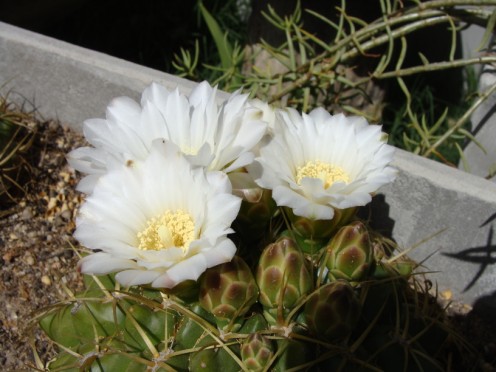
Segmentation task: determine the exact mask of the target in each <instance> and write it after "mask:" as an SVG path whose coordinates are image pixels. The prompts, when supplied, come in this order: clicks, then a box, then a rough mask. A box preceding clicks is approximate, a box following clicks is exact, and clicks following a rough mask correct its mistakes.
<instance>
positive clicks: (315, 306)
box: [304, 281, 360, 340]
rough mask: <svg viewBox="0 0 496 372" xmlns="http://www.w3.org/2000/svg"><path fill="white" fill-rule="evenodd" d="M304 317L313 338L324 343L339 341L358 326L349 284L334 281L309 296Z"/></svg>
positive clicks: (355, 301) (356, 306)
mask: <svg viewBox="0 0 496 372" xmlns="http://www.w3.org/2000/svg"><path fill="white" fill-rule="evenodd" d="M304 314H305V321H306V324H307V326H308V329H309V331H310V332H311V333H312V334H314V335H317V336H318V337H319V338H324V339H327V340H342V339H344V338H345V337H347V336H348V335H349V334H350V333H351V332H352V331H353V329H354V328H355V326H356V324H357V321H358V318H359V315H360V302H359V299H358V297H357V295H356V294H355V291H354V289H353V287H352V286H351V285H350V284H349V283H348V282H346V281H336V282H332V283H328V284H326V285H324V286H322V287H319V288H318V289H317V290H315V292H314V293H312V294H311V295H310V296H309V298H308V300H307V303H306V304H305V309H304Z"/></svg>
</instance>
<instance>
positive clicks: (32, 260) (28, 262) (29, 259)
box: [26, 255, 34, 266]
mask: <svg viewBox="0 0 496 372" xmlns="http://www.w3.org/2000/svg"><path fill="white" fill-rule="evenodd" d="M26 263H27V264H28V265H29V266H32V265H34V258H33V256H31V255H28V256H27V257H26Z"/></svg>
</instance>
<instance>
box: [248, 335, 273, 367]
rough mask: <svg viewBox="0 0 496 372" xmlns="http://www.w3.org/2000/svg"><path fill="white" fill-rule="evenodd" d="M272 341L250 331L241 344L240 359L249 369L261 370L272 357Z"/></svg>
mask: <svg viewBox="0 0 496 372" xmlns="http://www.w3.org/2000/svg"><path fill="white" fill-rule="evenodd" d="M273 355H274V347H273V345H272V342H271V341H270V340H269V339H268V338H267V337H265V336H263V335H261V334H259V333H252V334H250V335H249V336H248V338H247V339H246V340H245V341H244V342H243V344H242V345H241V360H242V361H243V363H244V365H245V367H246V368H247V369H248V370H250V371H262V370H263V369H264V368H265V367H266V366H267V365H268V364H269V362H270V360H271V359H272V356H273Z"/></svg>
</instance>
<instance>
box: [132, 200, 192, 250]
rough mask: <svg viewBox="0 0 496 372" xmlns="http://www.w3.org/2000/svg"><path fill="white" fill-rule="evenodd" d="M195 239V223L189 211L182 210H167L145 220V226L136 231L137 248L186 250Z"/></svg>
mask: <svg viewBox="0 0 496 372" xmlns="http://www.w3.org/2000/svg"><path fill="white" fill-rule="evenodd" d="M194 239H195V224H194V222H193V218H192V217H191V215H190V214H189V213H186V212H184V211H182V210H178V211H176V212H171V211H167V212H165V213H164V214H162V215H161V216H159V217H153V218H151V219H149V220H148V221H147V227H146V228H145V229H144V230H143V231H141V232H139V233H138V241H139V245H138V248H139V249H141V250H145V251H148V250H155V251H159V250H161V249H167V248H170V247H178V248H182V249H183V250H187V249H188V247H189V244H190V243H191V242H192V241H193V240H194Z"/></svg>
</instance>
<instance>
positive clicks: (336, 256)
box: [326, 221, 373, 281]
mask: <svg viewBox="0 0 496 372" xmlns="http://www.w3.org/2000/svg"><path fill="white" fill-rule="evenodd" d="M326 257H327V261H326V266H327V268H328V269H329V276H330V278H331V279H333V280H336V279H345V280H348V281H358V280H361V279H363V278H364V277H365V276H366V275H367V274H368V272H369V269H370V266H371V263H372V258H373V251H372V248H371V243H370V238H369V233H368V231H367V229H366V227H365V225H364V224H363V223H361V222H358V221H357V222H353V223H352V224H350V225H348V226H344V227H342V228H341V229H340V230H339V231H338V232H337V233H336V235H335V236H334V237H333V238H332V239H331V241H330V242H329V244H328V245H327V256H326Z"/></svg>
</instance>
